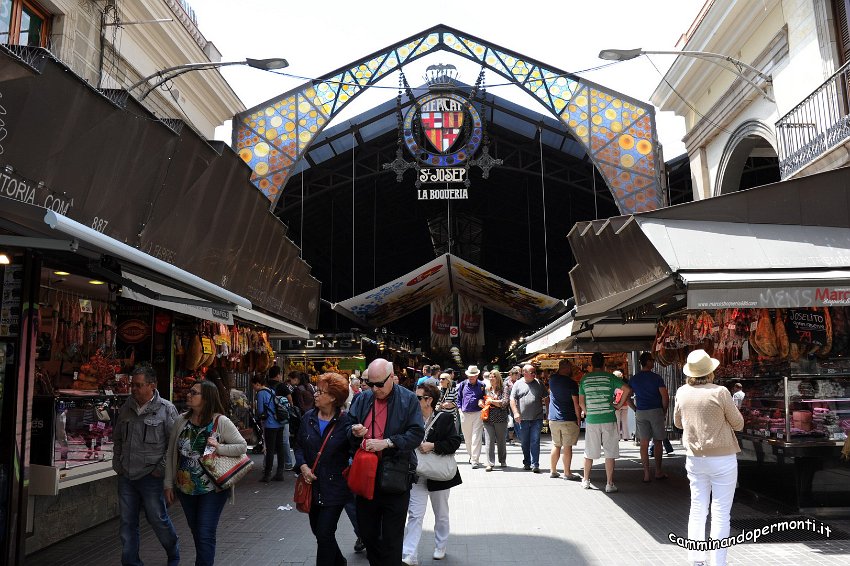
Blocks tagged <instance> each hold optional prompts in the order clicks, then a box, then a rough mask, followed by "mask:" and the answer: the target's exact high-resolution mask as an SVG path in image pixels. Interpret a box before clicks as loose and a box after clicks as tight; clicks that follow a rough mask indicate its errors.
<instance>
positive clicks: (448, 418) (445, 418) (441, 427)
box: [402, 384, 463, 566]
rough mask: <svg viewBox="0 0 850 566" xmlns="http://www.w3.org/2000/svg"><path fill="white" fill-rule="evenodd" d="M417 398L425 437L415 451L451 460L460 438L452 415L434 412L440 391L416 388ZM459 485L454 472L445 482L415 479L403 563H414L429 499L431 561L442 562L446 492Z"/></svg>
mask: <svg viewBox="0 0 850 566" xmlns="http://www.w3.org/2000/svg"><path fill="white" fill-rule="evenodd" d="M416 397H417V398H418V399H419V408H420V409H421V410H422V418H423V420H424V425H425V438H424V439H423V441H422V444H420V446H419V449H418V452H419V453H421V454H427V453H429V452H434V453H435V454H440V455H448V456H449V457H451V458H454V453H455V452H456V451H457V449H458V447H459V446H460V443H461V441H462V440H463V437H462V436H461V435H460V434H458V432H457V429H456V428H455V424H454V419H453V418H452V415H451V413H447V412H436V411H435V410H434V409H435V408H436V406H437V404H438V403H439V401H440V390H439V389H437V388H436V387H435V386H433V385H430V384H423V385H420V386H419V387H418V388H417V389H416ZM455 468H456V466H455ZM461 483H463V480H461V478H460V471H459V470H456V471H455V475H454V477H453V478H451V479H449V480H446V481H439V480H432V479H427V478H425V477H423V476H421V475H419V476H418V477H417V480H416V483H415V484H414V485H413V489H412V490H411V491H410V504H409V506H408V510H407V528H406V529H405V531H404V550H403V556H404V559H403V560H402V562H404V563H405V564H409V565H411V566H412V565H415V564H417V547H418V546H419V539H420V538H421V537H422V521H423V519H424V518H425V511H426V509H427V508H428V500H429V499H430V500H431V507H432V509H433V511H434V560H441V559H443V558H444V557H445V556H446V544H447V543H448V540H449V490H450V489H451V488H453V487H455V486H456V485H460V484H461Z"/></svg>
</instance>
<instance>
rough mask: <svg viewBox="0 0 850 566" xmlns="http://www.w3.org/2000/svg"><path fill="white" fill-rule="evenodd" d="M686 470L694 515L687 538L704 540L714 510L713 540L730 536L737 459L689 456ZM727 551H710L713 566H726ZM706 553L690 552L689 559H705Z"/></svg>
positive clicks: (712, 519) (711, 534)
mask: <svg viewBox="0 0 850 566" xmlns="http://www.w3.org/2000/svg"><path fill="white" fill-rule="evenodd" d="M685 470H686V471H687V472H688V480H689V481H690V483H691V512H690V516H689V518H688V538H689V539H691V540H705V519H706V517H707V516H708V510H709V502H710V507H711V531H710V536H711V538H712V539H713V540H720V539H724V538H726V537H728V536H729V527H730V525H729V522H730V518H731V517H730V516H731V512H732V500H733V499H734V498H735V485H736V484H737V483H738V458H737V456H736V455H735V454H730V455H729V456H688V457H687V458H686V459H685ZM727 552H728V549H726V548H719V549H717V550H712V551H711V564H712V566H726V553H727ZM705 559H706V556H705V552H704V551H701V550H688V560H690V561H692V562H697V561H700V560H705Z"/></svg>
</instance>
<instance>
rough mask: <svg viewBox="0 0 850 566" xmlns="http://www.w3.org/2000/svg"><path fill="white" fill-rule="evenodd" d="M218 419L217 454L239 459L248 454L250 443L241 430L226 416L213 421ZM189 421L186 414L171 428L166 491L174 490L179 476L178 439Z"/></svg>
mask: <svg viewBox="0 0 850 566" xmlns="http://www.w3.org/2000/svg"><path fill="white" fill-rule="evenodd" d="M216 418H218V428H216V433H218V435H219V445H218V448H216V452H218V453H219V454H221V455H222V456H231V457H239V456H242V455H243V454H246V453H247V452H248V443H247V442H245V439H244V438H243V437H242V435H241V434H239V429H238V428H236V425H234V424H233V422H232V421H231V420H230V419H228V418H227V417H225V416H224V415H219V414H217V413H216V414H214V415H213V420H215V419H216ZM187 422H189V419H188V418H186V414H185V413H184V414H182V415H180V416H179V417H177V420H176V421H174V426H173V427H172V428H171V436H170V437H169V438H168V452H166V454H165V480H164V482H163V487H164V489H174V478H175V476H176V475H177V462H178V461H179V458H177V438H178V437H179V436H180V433H181V432H182V431H183V428H184V427H185V426H186V423H187Z"/></svg>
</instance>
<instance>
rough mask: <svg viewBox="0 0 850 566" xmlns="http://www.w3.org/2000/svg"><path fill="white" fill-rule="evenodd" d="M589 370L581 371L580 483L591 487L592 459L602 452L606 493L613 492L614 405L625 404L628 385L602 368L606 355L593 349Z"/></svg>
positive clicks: (617, 453)
mask: <svg viewBox="0 0 850 566" xmlns="http://www.w3.org/2000/svg"><path fill="white" fill-rule="evenodd" d="M590 363H591V366H592V367H591V370H590V371H589V372H588V373H586V374H584V377H583V378H582V379H581V384H580V385H579V391H578V393H579V395H578V402H579V406H580V407H581V412H582V416H583V417H584V418H585V423H586V424H587V427H586V428H585V433H584V479H583V480H582V482H581V486H582V487H583V488H584V489H590V488H591V485H590V468H591V467H592V466H593V461H594V460H596V459H598V458H601V457H602V452H603V450H604V452H605V478H606V483H605V493H614V492H616V491H617V486H615V485H614V460H615V459H616V458H618V457H619V456H620V435H619V433H618V431H617V413H616V411H617V409H619V408H620V407H622V406H623V405H625V404H626V403H627V401H628V399H629V397H630V396H631V394H632V390H631V388H630V387H629V386H628V385H627V384H626V383H625V382H624V381H623V380H622V379H620V378H618V377H617V376H615V375H614V374H613V373H609V372H607V371H605V356H604V355H603V354H602V353H601V352H595V353H594V354H593V356H591V358H590ZM618 387H619V388H620V389H622V390H623V395H622V396H621V398H620V403H619V404H617V405H615V404H614V390H615V389H617V388H618Z"/></svg>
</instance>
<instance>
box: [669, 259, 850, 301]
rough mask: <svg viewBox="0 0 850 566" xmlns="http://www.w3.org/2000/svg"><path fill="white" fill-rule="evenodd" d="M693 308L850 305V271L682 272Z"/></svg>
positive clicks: (681, 275) (680, 275)
mask: <svg viewBox="0 0 850 566" xmlns="http://www.w3.org/2000/svg"><path fill="white" fill-rule="evenodd" d="M679 277H680V278H681V279H682V281H683V282H684V283H685V285H686V286H687V290H688V308H689V309H694V310H696V309H719V308H802V307H827V306H842V305H845V306H846V305H850V269H824V270H809V269H779V270H770V271H764V270H752V271H709V272H699V273H690V272H682V273H680V274H679Z"/></svg>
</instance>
